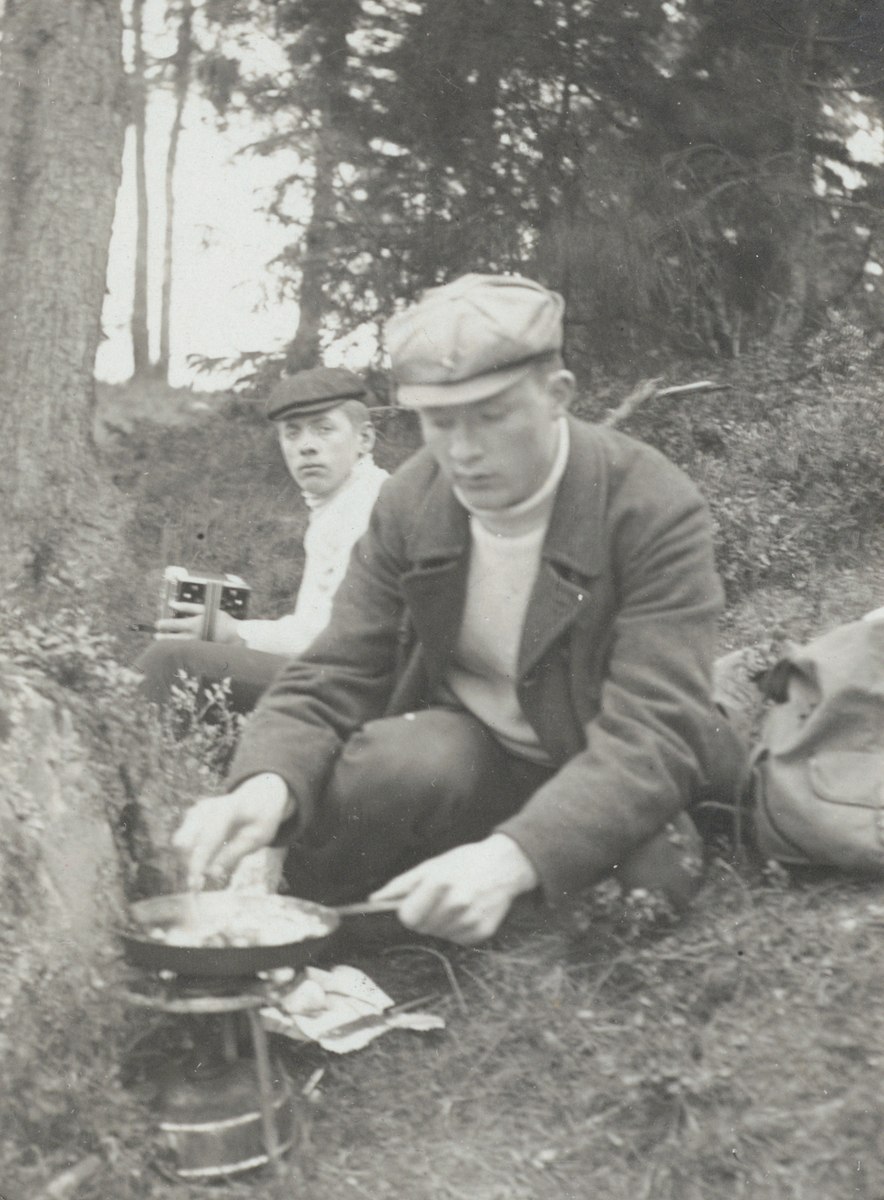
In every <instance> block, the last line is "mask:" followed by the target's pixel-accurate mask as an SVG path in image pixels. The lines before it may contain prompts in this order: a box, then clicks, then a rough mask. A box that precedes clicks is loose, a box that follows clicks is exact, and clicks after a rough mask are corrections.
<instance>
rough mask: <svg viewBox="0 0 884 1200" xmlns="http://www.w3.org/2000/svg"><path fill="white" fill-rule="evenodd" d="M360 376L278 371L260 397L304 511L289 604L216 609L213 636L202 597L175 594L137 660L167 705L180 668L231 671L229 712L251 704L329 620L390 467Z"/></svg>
mask: <svg viewBox="0 0 884 1200" xmlns="http://www.w3.org/2000/svg"><path fill="white" fill-rule="evenodd" d="M367 396H368V393H367V391H366V388H365V385H364V383H363V382H362V380H361V379H360V378H359V377H358V376H357V375H354V374H352V372H350V371H345V370H343V369H342V368H337V367H316V368H314V369H313V370H310V371H301V372H300V373H299V374H297V375H293V376H290V377H289V378H286V379H282V380H280V381H279V383H277V384H276V386H275V387H274V388H273V390H272V391H271V393H270V397H269V399H268V401H267V403H266V408H265V411H266V414H267V417H268V418H269V419H270V420H271V421H273V422H274V423H275V425H276V427H277V431H278V434H279V445H280V449H281V450H282V454H283V458H284V459H285V463H286V466H287V467H288V469H289V473H290V474H291V476H292V478H293V479H294V481H295V483H296V484H297V485H298V487H299V488H300V489H301V495H302V496H303V497H304V501H305V503H306V505H307V507H308V509H309V510H310V515H309V519H308V524H307V532H306V533H305V535H304V572H303V575H302V577H301V586H300V588H299V589H298V597H297V602H296V604H295V611H294V612H293V613H291V614H289V615H288V616H284V617H280V618H279V619H278V620H275V621H273V620H237V619H235V618H234V617H232V616H230V615H229V614H228V613H226V612H223V611H221V610H219V611H218V613H217V614H216V616H215V621H214V629H213V633H212V640H211V642H209V641H203V640H199V635H200V632H201V629H202V627H203V617H202V606H201V605H197V604H188V603H185V602H181V601H173V602H172V605H171V607H172V608H173V609H174V610H175V611H176V613H177V614H178V615H177V616H176V617H171V618H166V619H163V620H160V621H158V622H157V624H156V629H157V634H156V638H157V640H156V641H155V642H154V644H153V645H152V646H151V647H150V648H149V649H148V650H147V651H146V652H145V653H144V654H142V655H141V657H140V658H139V659H138V662H137V664H136V665H137V667H138V669H139V670H140V671H142V672H143V674H144V680H143V681H142V684H141V690H142V691H143V693H144V694H145V695H146V696H147V697H148V698H149V699H151V700H154V701H156V702H157V703H159V704H164V703H165V702H166V701H167V700H168V698H169V695H170V693H171V690H172V688H173V687H174V685H175V683H176V682H178V681H179V678H180V672H181V671H184V672H185V674H187V675H190V676H193V677H195V678H197V679H198V680H199V681H200V683H201V684H202V685H203V686H205V685H209V684H212V683H218V682H220V681H221V680H223V679H229V680H230V701H231V706H232V707H233V709H234V710H235V711H236V712H249V711H250V710H251V709H252V708H253V707H254V706H255V703H256V702H257V700H258V698H259V696H260V695H261V694H262V693H263V692H264V691H265V690H266V688H267V687H268V686H269V684H270V682H271V680H272V679H273V678H274V676H275V675H276V674H277V672H278V671H279V670H280V669H281V668H282V666H283V665H284V664H285V663H286V662H287V661H288V660H289V659H290V658H292V657H294V656H295V655H297V654H300V653H301V651H303V650H305V649H306V648H307V646H309V645H310V643H311V642H312V641H313V639H314V638H315V637H316V635H317V634H318V633H319V632H320V631H321V630H322V629H323V628H324V627H325V625H326V624H327V623H328V619H329V616H330V615H331V606H332V599H333V598H334V594H335V591H336V590H337V587H338V585H339V584H340V582H341V580H342V579H343V577H344V572H345V571H346V569H347V561H348V559H349V557H350V551H351V550H352V548H353V545H354V543H355V542H356V541H357V540H358V538H359V537H360V536H361V535H362V534H363V533H364V532H365V530H366V528H367V527H368V518H369V515H370V513H371V509H372V506H373V505H374V502H375V500H376V499H377V495H378V492H379V491H380V487H381V484H382V483H383V482H384V480H385V479H386V478H387V472H386V471H384V470H382V469H381V468H380V467H378V466H376V465H375V463H374V461H373V460H372V457H371V452H372V449H373V447H374V439H375V430H374V426H373V425H372V422H371V416H370V414H369V411H368V408H367V406H366V403H365V402H366V399H367Z"/></svg>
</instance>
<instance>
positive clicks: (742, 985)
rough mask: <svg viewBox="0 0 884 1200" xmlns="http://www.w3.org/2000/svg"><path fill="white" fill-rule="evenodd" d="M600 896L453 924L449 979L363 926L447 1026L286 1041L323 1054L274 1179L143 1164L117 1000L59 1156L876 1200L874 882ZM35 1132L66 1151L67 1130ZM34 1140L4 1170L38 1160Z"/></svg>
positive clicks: (124, 1165) (130, 1187)
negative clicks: (457, 936) (497, 930)
mask: <svg viewBox="0 0 884 1200" xmlns="http://www.w3.org/2000/svg"><path fill="white" fill-rule="evenodd" d="M610 913H611V908H610V905H607V904H604V903H603V902H602V899H598V900H597V901H596V902H595V904H594V905H592V904H588V905H587V906H586V907H585V908H584V909H583V910H582V911H581V912H579V913H577V914H575V915H572V916H571V917H570V919H568V920H552V919H551V918H549V917H545V916H544V914H543V913H541V912H537V911H533V910H532V909H531V908H530V907H526V908H525V909H523V910H521V912H520V913H518V914H517V915H516V916H515V918H514V919H513V921H511V922H510V924H509V926H508V927H507V928H506V929H505V930H504V931H503V933H502V934H501V935H500V936H499V938H498V939H497V941H496V942H495V943H494V944H493V945H491V946H490V947H487V948H481V949H473V950H466V949H458V948H451V947H446V948H445V953H446V955H447V956H448V958H449V960H450V963H451V965H452V967H453V969H454V971H455V974H456V977H457V979H458V982H459V988H460V990H461V993H462V996H461V997H458V996H456V995H454V994H453V993H452V992H451V990H450V987H449V985H448V982H447V976H446V975H445V973H444V972H443V971H442V969H441V964H440V963H439V962H438V960H437V959H436V958H435V957H433V956H431V955H428V954H426V953H422V952H421V951H419V950H417V949H414V948H404V947H401V946H400V947H396V946H395V945H394V946H389V947H388V948H387V949H386V951H384V950H383V949H382V948H380V947H375V949H374V951H373V952H371V951H369V952H367V953H366V951H365V950H364V949H363V952H362V954H361V955H359V956H357V958H356V960H355V961H357V962H358V963H359V965H362V966H364V967H366V968H367V969H368V970H369V971H371V973H372V974H373V975H374V976H375V977H376V978H377V979H378V980H379V981H380V982H382V983H383V984H384V985H385V986H387V987H388V988H390V989H391V990H392V991H393V994H394V995H395V996H396V998H397V999H407V998H408V996H409V994H410V995H422V994H425V993H426V992H427V991H428V990H438V991H439V992H441V993H443V995H442V998H441V999H440V1000H439V1001H438V1002H436V1003H435V1004H434V1006H433V1007H434V1008H435V1009H436V1011H439V1012H441V1013H442V1014H443V1015H444V1016H445V1019H446V1029H445V1030H444V1031H443V1032H440V1033H438V1034H424V1035H422V1034H414V1033H405V1032H400V1033H391V1034H388V1035H386V1036H385V1037H384V1038H382V1039H381V1040H379V1041H378V1042H375V1043H374V1044H372V1045H371V1046H370V1047H368V1048H367V1049H365V1050H364V1051H361V1052H359V1053H357V1054H353V1055H349V1056H345V1057H337V1056H335V1055H331V1054H325V1053H324V1052H322V1051H320V1050H318V1049H316V1048H313V1047H310V1048H308V1049H307V1050H306V1051H298V1052H295V1053H294V1054H291V1053H289V1052H288V1051H287V1050H286V1049H285V1047H283V1050H282V1053H283V1054H284V1055H286V1056H287V1061H288V1066H289V1070H290V1071H291V1073H292V1075H293V1077H294V1079H295V1081H296V1084H297V1085H298V1086H303V1084H304V1082H305V1081H306V1079H307V1077H308V1076H309V1075H310V1074H311V1073H312V1072H313V1070H314V1069H315V1068H316V1067H317V1065H321V1066H324V1068H325V1074H324V1076H323V1078H322V1081H321V1084H320V1086H319V1089H318V1097H314V1099H315V1102H314V1103H308V1102H306V1101H304V1100H302V1101H301V1114H302V1133H301V1144H300V1148H299V1151H298V1153H297V1155H295V1156H293V1158H292V1159H291V1161H290V1163H289V1165H288V1173H289V1174H288V1179H287V1181H286V1184H285V1186H284V1187H282V1188H280V1187H279V1186H278V1185H277V1184H276V1183H275V1182H274V1181H272V1180H271V1179H270V1178H269V1176H268V1175H266V1174H257V1175H253V1176H250V1177H248V1178H245V1177H244V1178H240V1179H239V1180H234V1181H231V1182H230V1184H229V1185H228V1186H227V1187H226V1188H225V1189H224V1190H223V1191H222V1192H220V1193H219V1188H218V1187H217V1186H215V1187H211V1188H209V1187H205V1186H203V1187H195V1186H188V1185H186V1184H184V1183H175V1184H172V1183H170V1182H169V1181H168V1180H167V1179H166V1178H165V1177H164V1176H163V1175H162V1174H160V1173H159V1172H158V1171H157V1170H156V1169H155V1168H154V1167H152V1166H151V1165H150V1161H151V1159H152V1157H153V1153H152V1150H151V1143H150V1124H149V1115H148V1113H147V1110H145V1109H144V1108H143V1107H141V1106H139V1104H138V1103H137V1102H136V1101H135V1100H134V1099H133V1097H132V1096H131V1095H128V1094H127V1093H125V1092H124V1091H123V1090H122V1089H120V1087H119V1082H118V1079H117V1077H116V1074H115V1072H116V1070H117V1069H118V1068H117V1067H116V1066H115V1065H114V1059H115V1058H116V1057H117V1055H118V1054H119V1051H120V1048H121V1045H120V1043H121V1034H122V1033H123V1032H124V1031H125V1032H126V1034H127V1036H131V1033H132V1021H131V1018H130V1019H129V1021H128V1023H127V1022H126V1021H125V1020H122V1019H121V1014H120V1012H119V1011H118V1010H116V1009H113V1010H112V1011H110V1012H108V1013H107V1014H106V1015H107V1016H109V1017H111V1016H112V1017H113V1018H114V1019H115V1021H116V1024H115V1025H114V1026H112V1029H113V1031H114V1034H115V1041H114V1042H113V1043H112V1044H111V1046H110V1047H108V1046H107V1045H105V1046H104V1048H103V1050H102V1052H101V1054H100V1055H99V1057H98V1062H97V1063H95V1064H94V1067H96V1068H99V1067H100V1077H101V1080H102V1081H104V1085H103V1086H98V1085H97V1083H96V1078H95V1077H93V1076H97V1075H98V1071H97V1070H96V1071H90V1068H89V1067H88V1066H87V1068H86V1069H85V1071H82V1072H81V1075H82V1079H83V1086H82V1087H81V1090H80V1091H79V1092H78V1104H79V1106H80V1108H81V1112H80V1115H79V1119H78V1122H77V1124H76V1126H75V1128H72V1129H71V1130H70V1132H71V1133H74V1132H76V1134H77V1136H78V1138H79V1144H78V1145H77V1146H76V1148H75V1150H74V1156H75V1157H76V1155H77V1154H79V1155H80V1156H82V1155H83V1154H85V1153H86V1152H87V1151H88V1150H91V1149H93V1148H95V1147H96V1146H97V1147H98V1148H99V1149H100V1151H101V1152H102V1154H103V1155H104V1157H105V1158H106V1163H105V1165H104V1167H103V1168H102V1170H101V1172H100V1174H98V1175H96V1176H95V1177H94V1178H93V1179H92V1180H90V1181H89V1183H88V1184H87V1185H86V1186H84V1187H83V1188H82V1189H81V1191H80V1192H79V1193H78V1196H79V1197H81V1200H107V1198H108V1197H110V1196H113V1197H114V1200H135V1198H136V1197H139V1198H140V1197H152V1198H153V1200H173V1198H174V1200H182V1198H184V1197H187V1198H188V1200H190V1198H193V1200H196V1198H197V1197H205V1196H209V1195H218V1194H229V1195H231V1196H248V1197H250V1198H251V1200H279V1198H280V1197H281V1196H287V1197H289V1196H291V1197H293V1196H299V1197H305V1198H307V1200H341V1198H342V1197H353V1198H354V1200H358V1198H359V1197H370V1198H372V1200H380V1198H382V1197H384V1198H386V1197H389V1198H393V1200H449V1198H450V1200H558V1198H559V1197H561V1198H562V1200H566V1198H568V1200H571V1198H579V1200H583V1198H584V1197H586V1198H589V1197H605V1198H606V1200H641V1198H645V1200H650V1198H653V1200H725V1198H728V1200H731V1198H732V1197H746V1198H749V1200H840V1198H841V1197H844V1198H845V1200H846V1198H847V1197H863V1198H865V1200H880V1197H881V1196H882V1195H884V1159H882V1154H881V1150H882V1146H881V1119H880V1076H881V1067H882V1065H884V1050H882V1047H884V1010H882V1007H881V1004H880V996H881V993H882V987H884V960H882V957H881V955H880V952H879V949H880V939H881V934H882V929H884V889H882V888H881V887H878V886H874V887H872V886H860V885H857V884H851V883H846V882H844V881H834V880H824V881H816V882H800V881H799V882H793V883H791V884H789V883H788V881H787V880H786V878H785V876H784V875H782V874H781V873H779V872H773V873H772V874H769V875H767V876H759V877H757V878H750V877H748V876H744V875H740V874H738V873H737V872H735V871H734V869H733V868H732V867H731V866H729V865H728V864H727V863H726V862H724V861H723V860H718V861H717V862H716V863H715V864H714V865H713V869H712V872H711V877H710V881H709V884H708V886H707V888H706V890H705V892H704V894H703V895H702V897H701V899H700V901H699V902H698V903H697V904H696V906H695V907H694V909H693V911H692V913H691V914H690V916H689V917H688V918H687V920H686V921H684V922H683V923H682V924H681V925H679V926H678V927H677V928H673V929H668V930H667V929H663V930H660V929H659V928H651V927H648V926H643V925H642V924H641V922H640V921H636V922H635V923H634V925H633V926H632V927H629V926H626V927H623V925H622V924H621V925H620V926H614V927H613V928H612V927H610V922H608V928H607V932H605V933H600V932H599V931H600V929H603V928H605V925H606V922H605V917H606V915H607V916H608V917H609V916H610ZM461 999H462V1001H463V1007H462V1006H461V1003H460V1000H461ZM106 1003H107V1002H106V1000H105V1004H106ZM81 1049H82V1048H81ZM90 1080H91V1082H90ZM108 1081H109V1082H108ZM108 1087H109V1090H108ZM57 1090H58V1089H57V1088H56V1093H57ZM67 1095H68V1096H70V1092H68V1093H67ZM83 1109H86V1110H89V1112H90V1116H89V1118H88V1119H87V1118H86V1117H84V1115H83V1112H82V1110H83ZM53 1129H54V1130H55V1135H54V1136H55V1140H56V1141H57V1142H58V1139H59V1138H60V1134H61V1131H60V1130H59V1129H58V1128H57V1124H56V1126H53ZM31 1132H32V1136H33V1137H34V1138H35V1139H37V1138H38V1137H39V1136H40V1132H41V1131H40V1130H39V1128H38V1127H32V1130H31ZM43 1144H44V1147H45V1146H46V1145H47V1143H46V1141H45V1140H44V1143H43ZM111 1148H112V1149H113V1151H114V1153H113V1154H111V1153H110V1149H111ZM70 1149H71V1148H70V1147H69V1148H68V1153H69V1152H70ZM47 1150H48V1152H47V1151H46V1150H44V1154H45V1162H44V1163H43V1164H40V1165H41V1167H42V1168H43V1170H45V1169H46V1168H47V1167H49V1166H50V1165H52V1166H55V1167H59V1164H61V1162H62V1161H63V1158H64V1155H65V1149H64V1146H63V1139H61V1141H60V1142H58V1144H57V1145H55V1146H51V1145H50V1146H49V1147H47ZM31 1163H32V1169H31V1171H30V1172H28V1171H27V1170H22V1164H21V1160H20V1161H19V1164H12V1163H10V1162H7V1169H9V1167H10V1166H17V1169H18V1178H19V1179H23V1180H24V1179H25V1178H26V1177H27V1176H28V1175H29V1174H30V1176H31V1178H33V1177H34V1176H35V1174H36V1173H37V1169H36V1167H35V1166H34V1165H33V1155H32V1156H31ZM0 1194H2V1195H4V1200H17V1195H18V1193H16V1192H15V1191H12V1192H11V1194H10V1196H9V1197H8V1198H7V1195H6V1193H4V1192H0ZM22 1195H30V1192H23V1193H22Z"/></svg>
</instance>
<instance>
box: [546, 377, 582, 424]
mask: <svg viewBox="0 0 884 1200" xmlns="http://www.w3.org/2000/svg"><path fill="white" fill-rule="evenodd" d="M546 386H547V390H548V391H549V394H550V396H552V398H553V400H554V401H555V405H556V413H557V415H558V416H564V414H565V413H566V412H567V411H568V409H569V408H570V407H571V402H572V401H573V399H574V396H575V394H576V392H577V381H576V380H575V378H574V376H573V375H572V374H571V372H570V371H568V370H566V369H565V368H564V367H561V368H560V369H559V370H558V371H553V373H552V374H551V375H549V376H548V377H547V380H546Z"/></svg>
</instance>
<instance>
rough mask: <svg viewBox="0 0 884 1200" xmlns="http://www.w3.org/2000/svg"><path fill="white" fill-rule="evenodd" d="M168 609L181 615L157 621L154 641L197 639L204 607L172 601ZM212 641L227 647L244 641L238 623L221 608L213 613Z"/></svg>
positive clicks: (181, 601)
mask: <svg viewBox="0 0 884 1200" xmlns="http://www.w3.org/2000/svg"><path fill="white" fill-rule="evenodd" d="M170 607H171V608H174V609H175V612H176V613H182V614H183V615H182V616H180V617H163V618H161V620H159V621H157V623H156V631H157V632H156V634H155V635H154V636H155V637H156V639H157V640H158V641H163V640H164V639H165V640H168V639H169V638H198V637H199V635H200V632H201V630H202V627H203V612H204V610H205V605H203V604H190V603H189V602H188V601H186V600H173V601H172V602H171V604H170ZM212 641H213V642H222V643H223V642H226V643H228V644H229V645H232V644H233V643H235V642H240V643H244V639H243V638H242V637H240V634H239V621H237V619H236V617H232V616H231V615H230V613H226V612H225V611H224V609H223V608H219V609H218V611H217V612H216V613H215V632H214V634H213V635H212Z"/></svg>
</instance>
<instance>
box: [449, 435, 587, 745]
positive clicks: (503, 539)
mask: <svg viewBox="0 0 884 1200" xmlns="http://www.w3.org/2000/svg"><path fill="white" fill-rule="evenodd" d="M567 461H568V423H567V421H566V420H565V418H564V417H563V418H562V420H561V422H560V424H559V444H558V449H557V451H556V457H555V461H554V462H553V466H552V470H551V471H550V474H549V476H548V477H547V479H546V481H545V483H544V484H543V485H542V486H541V487H540V488H539V490H538V491H536V492H535V493H534V495H533V496H529V497H528V499H527V500H523V501H522V502H521V503H520V504H516V505H514V506H513V507H512V508H508V509H502V510H493V511H492V510H482V509H477V508H474V507H473V506H471V505H470V504H469V503H468V502H467V500H466V499H465V497H464V496H463V495H462V494H461V493H459V492H458V491H457V489H455V494H456V495H457V498H458V500H459V501H460V502H461V504H463V506H464V507H465V508H466V509H467V511H468V512H469V514H470V537H471V543H472V544H471V548H470V566H469V572H468V574H467V592H466V601H465V604H464V614H463V623H462V624H461V628H460V633H459V635H458V640H457V645H456V647H455V665H454V666H453V667H451V668H450V669H449V671H448V673H447V676H446V682H447V684H448V687H449V688H450V689H451V691H452V692H453V693H454V694H455V696H456V697H457V699H458V700H459V701H460V703H461V704H462V705H463V706H464V708H466V709H468V710H469V711H470V712H471V713H473V714H474V716H476V717H478V718H479V720H480V721H481V722H482V723H483V725H487V726H488V728H489V729H490V730H491V731H492V733H493V734H494V735H495V736H496V737H497V738H498V740H499V741H500V742H502V743H503V745H505V746H506V747H507V749H509V750H512V751H513V752H514V753H516V754H519V755H521V756H522V757H523V758H530V759H533V760H534V761H537V762H543V761H545V759H546V755H545V754H544V752H543V750H542V749H541V748H540V745H539V743H538V740H537V734H536V733H535V732H534V730H533V729H532V727H531V726H530V725H529V723H528V721H527V719H526V717H525V714H524V713H523V712H522V709H521V707H520V705H519V700H518V697H517V695H516V671H517V666H518V658H519V646H520V644H521V640H522V630H523V628H524V625H525V613H526V612H527V609H528V601H529V599H530V596H531V591H532V589H533V587H534V581H535V580H536V578H537V572H538V569H539V567H540V555H541V549H542V547H543V539H544V537H545V536H546V530H547V526H548V525H549V519H550V514H551V513H552V507H553V503H554V501H555V495H556V490H557V488H558V486H559V483H560V481H561V478H562V475H563V474H564V472H565V466H566V464H567Z"/></svg>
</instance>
